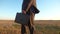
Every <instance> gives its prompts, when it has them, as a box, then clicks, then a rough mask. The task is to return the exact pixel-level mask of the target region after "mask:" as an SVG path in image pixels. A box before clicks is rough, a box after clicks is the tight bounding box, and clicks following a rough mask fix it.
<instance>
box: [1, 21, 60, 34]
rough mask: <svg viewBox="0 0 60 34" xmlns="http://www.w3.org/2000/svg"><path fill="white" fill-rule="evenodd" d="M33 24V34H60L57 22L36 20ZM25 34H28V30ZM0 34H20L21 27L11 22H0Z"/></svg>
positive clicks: (59, 26)
mask: <svg viewBox="0 0 60 34" xmlns="http://www.w3.org/2000/svg"><path fill="white" fill-rule="evenodd" d="M34 22H35V28H36V31H35V32H34V34H60V21H59V20H38V21H34ZM26 29H27V34H29V31H28V28H27V27H26ZM0 34H21V25H20V24H17V23H14V21H13V20H0Z"/></svg>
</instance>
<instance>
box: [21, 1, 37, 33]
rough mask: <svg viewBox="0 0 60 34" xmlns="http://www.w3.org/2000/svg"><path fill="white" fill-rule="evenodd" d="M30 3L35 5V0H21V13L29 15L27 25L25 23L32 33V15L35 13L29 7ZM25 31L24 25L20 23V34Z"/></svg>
mask: <svg viewBox="0 0 60 34" xmlns="http://www.w3.org/2000/svg"><path fill="white" fill-rule="evenodd" d="M32 5H33V6H35V7H36V0H23V3H22V13H24V14H27V15H29V16H30V21H29V22H28V25H27V26H28V27H29V30H30V34H33V31H34V15H35V14H34V13H33V12H32V11H31V10H30V9H29V8H30V7H31V6H32ZM25 33H26V29H25V25H22V24H21V34H25Z"/></svg>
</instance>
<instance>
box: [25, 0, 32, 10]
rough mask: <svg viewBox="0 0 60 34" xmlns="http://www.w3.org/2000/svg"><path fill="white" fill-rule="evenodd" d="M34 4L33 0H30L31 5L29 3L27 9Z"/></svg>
mask: <svg viewBox="0 0 60 34" xmlns="http://www.w3.org/2000/svg"><path fill="white" fill-rule="evenodd" d="M32 4H33V0H31V1H30V3H29V5H28V7H27V9H26V11H28V10H29V8H30V7H31V5H32Z"/></svg>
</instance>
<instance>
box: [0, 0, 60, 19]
mask: <svg viewBox="0 0 60 34" xmlns="http://www.w3.org/2000/svg"><path fill="white" fill-rule="evenodd" d="M22 2H23V0H0V20H14V19H15V16H16V13H17V12H21V8H22ZM36 4H37V8H38V9H39V10H40V13H38V14H36V15H35V18H34V19H35V20H60V0H36Z"/></svg>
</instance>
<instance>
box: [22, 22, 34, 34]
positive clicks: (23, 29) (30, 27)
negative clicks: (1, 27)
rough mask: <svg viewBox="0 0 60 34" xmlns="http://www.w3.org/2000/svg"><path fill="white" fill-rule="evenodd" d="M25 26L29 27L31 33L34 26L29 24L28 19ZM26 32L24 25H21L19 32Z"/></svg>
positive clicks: (31, 33)
mask: <svg viewBox="0 0 60 34" xmlns="http://www.w3.org/2000/svg"><path fill="white" fill-rule="evenodd" d="M27 27H28V28H29V31H30V34H33V31H34V28H33V26H31V24H30V21H29V22H28V25H27ZM24 33H26V29H25V25H21V34H24Z"/></svg>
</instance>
